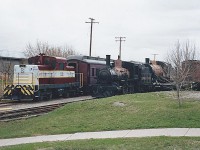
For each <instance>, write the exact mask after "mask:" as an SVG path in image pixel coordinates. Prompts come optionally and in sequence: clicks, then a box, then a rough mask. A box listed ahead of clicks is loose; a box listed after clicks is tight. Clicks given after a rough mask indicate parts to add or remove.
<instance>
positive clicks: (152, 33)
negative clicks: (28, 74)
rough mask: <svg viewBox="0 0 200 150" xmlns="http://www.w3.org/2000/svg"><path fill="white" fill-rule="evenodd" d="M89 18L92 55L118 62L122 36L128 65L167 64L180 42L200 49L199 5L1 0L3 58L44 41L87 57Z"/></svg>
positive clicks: (189, 1) (171, 0) (161, 0)
mask: <svg viewBox="0 0 200 150" xmlns="http://www.w3.org/2000/svg"><path fill="white" fill-rule="evenodd" d="M90 17H92V18H94V19H96V20H95V21H98V22H99V24H94V28H93V45H92V56H100V57H105V55H106V54H110V55H111V57H112V58H113V59H115V58H117V55H118V54H119V42H116V41H115V37H118V36H123V37H126V41H125V42H123V43H122V59H123V60H136V61H143V60H144V59H145V58H146V57H149V58H151V59H152V58H153V55H152V54H159V55H157V56H156V58H157V59H158V60H163V59H164V58H165V56H166V53H167V51H168V50H170V49H172V48H173V46H174V44H175V43H176V42H177V40H180V41H181V42H185V41H186V40H190V41H192V43H195V44H196V46H197V47H199V45H200V0H0V53H1V51H2V50H4V51H5V50H6V51H11V52H14V51H18V52H20V51H24V50H25V47H26V45H27V44H28V43H31V44H35V43H36V41H37V40H39V41H43V42H48V43H49V44H50V45H56V46H64V45H68V46H72V47H73V48H74V49H75V50H76V51H77V52H78V53H79V54H83V55H88V54H89V36H90V24H87V23H85V22H86V21H90V20H89V19H88V18H90Z"/></svg>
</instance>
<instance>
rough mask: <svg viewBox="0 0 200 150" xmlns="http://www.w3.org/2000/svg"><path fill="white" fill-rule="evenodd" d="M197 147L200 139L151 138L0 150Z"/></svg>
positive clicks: (54, 144) (166, 148)
mask: <svg viewBox="0 0 200 150" xmlns="http://www.w3.org/2000/svg"><path fill="white" fill-rule="evenodd" d="M199 147H200V138H189V137H152V138H128V139H101V140H94V139H91V140H79V141H65V142H45V143H34V144H24V145H17V146H9V147H5V148H2V150H133V149H134V150H155V149H157V150H175V149H177V150H189V149H196V150H197V149H199Z"/></svg>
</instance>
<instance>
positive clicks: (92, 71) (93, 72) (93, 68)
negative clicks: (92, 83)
mask: <svg viewBox="0 0 200 150" xmlns="http://www.w3.org/2000/svg"><path fill="white" fill-rule="evenodd" d="M94 69H95V68H92V76H94Z"/></svg>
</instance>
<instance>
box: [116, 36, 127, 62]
mask: <svg viewBox="0 0 200 150" xmlns="http://www.w3.org/2000/svg"><path fill="white" fill-rule="evenodd" d="M125 38H126V37H121V36H120V37H115V39H118V40H115V41H116V42H117V41H119V57H120V59H121V52H122V44H121V43H122V41H126V40H125ZM123 39H124V40H123Z"/></svg>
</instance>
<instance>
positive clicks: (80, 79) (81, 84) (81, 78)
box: [75, 73, 83, 88]
mask: <svg viewBox="0 0 200 150" xmlns="http://www.w3.org/2000/svg"><path fill="white" fill-rule="evenodd" d="M75 74H76V75H77V76H78V77H77V79H76V80H78V81H79V87H80V88H81V87H83V73H75Z"/></svg>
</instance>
